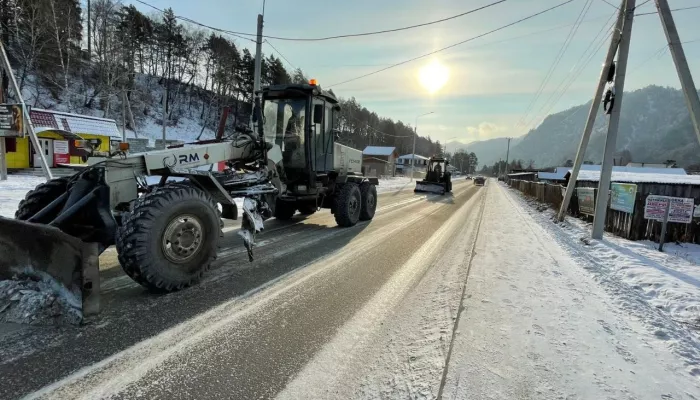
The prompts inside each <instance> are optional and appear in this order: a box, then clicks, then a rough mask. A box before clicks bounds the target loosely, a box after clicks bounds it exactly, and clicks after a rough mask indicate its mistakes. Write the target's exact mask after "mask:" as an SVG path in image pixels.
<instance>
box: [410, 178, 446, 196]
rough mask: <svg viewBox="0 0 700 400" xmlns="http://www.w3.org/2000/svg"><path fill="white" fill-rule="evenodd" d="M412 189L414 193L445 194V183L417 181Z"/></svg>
mask: <svg viewBox="0 0 700 400" xmlns="http://www.w3.org/2000/svg"><path fill="white" fill-rule="evenodd" d="M413 191H414V192H416V193H435V194H445V185H444V184H443V183H436V182H426V181H419V182H416V188H415V189H414V190H413Z"/></svg>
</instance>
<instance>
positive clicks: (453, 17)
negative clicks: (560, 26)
mask: <svg viewBox="0 0 700 400" xmlns="http://www.w3.org/2000/svg"><path fill="white" fill-rule="evenodd" d="M506 1H507V0H498V1H495V2H493V3H489V4H487V5H485V6H481V7H478V8H474V9H472V10H469V11H465V12H463V13H460V14H457V15H453V16H451V17H447V18H442V19H438V20H435V21H431V22H425V23H422V24H416V25H410V26H405V27H402V28H394V29H385V30H381V31H374V32H364V33H350V34H345V35H334V36H325V37H318V38H289V37H275V36H265V37H267V38H271V39H277V40H289V41H296V42H320V41H324V40H332V39H346V38H352V37H361V36H371V35H381V34H384V33H392V32H400V31H406V30H409V29H415V28H421V27H424V26H429V25H434V24H439V23H441V22H446V21H449V20H453V19H456V18H460V17H463V16H465V15H469V14H472V13H475V12H477V11H481V10H484V9H486V8H489V7H493V6H495V5H497V4H500V3H504V2H506Z"/></svg>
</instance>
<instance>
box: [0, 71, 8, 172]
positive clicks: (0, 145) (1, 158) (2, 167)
mask: <svg viewBox="0 0 700 400" xmlns="http://www.w3.org/2000/svg"><path fill="white" fill-rule="evenodd" d="M2 72H3V71H1V70H0V81H4V78H5V77H4V76H3V73H2ZM5 94H6V92H5V85H4V84H2V85H0V104H5V103H7V100H6V98H5ZM6 180H7V145H6V142H5V138H4V137H2V136H0V181H6Z"/></svg>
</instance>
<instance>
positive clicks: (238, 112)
mask: <svg viewBox="0 0 700 400" xmlns="http://www.w3.org/2000/svg"><path fill="white" fill-rule="evenodd" d="M89 4H90V10H89V13H88V10H87V9H84V8H81V4H80V1H78V0H0V27H1V29H2V31H1V38H2V41H3V43H4V44H5V45H6V47H7V51H8V55H9V58H10V60H11V64H12V66H13V69H14V71H15V74H16V77H17V80H18V84H19V86H20V87H21V90H22V93H23V95H24V96H25V100H26V101H27V103H28V104H30V105H31V106H33V107H40V108H47V109H57V110H62V111H69V112H75V113H81V114H88V115H94V116H99V117H107V118H114V119H116V120H117V121H118V122H119V123H121V122H122V120H123V119H125V120H126V125H127V129H128V130H131V131H135V132H136V133H137V134H141V135H143V136H147V137H151V138H155V137H160V135H161V134H160V131H161V130H162V121H163V119H164V115H165V120H166V127H167V132H169V134H168V138H172V139H183V140H192V139H195V138H196V137H198V136H200V135H201V136H202V137H207V136H210V135H212V133H213V131H212V129H213V128H214V127H215V126H216V124H217V122H218V119H219V117H220V113H221V110H222V108H223V107H224V106H230V107H231V109H232V113H231V115H230V117H229V120H228V128H229V129H231V127H232V126H234V125H235V124H246V123H248V121H249V118H250V111H251V106H250V104H251V101H252V95H253V74H254V64H255V63H254V54H251V51H250V50H249V49H248V47H251V48H253V47H252V46H250V45H251V43H250V41H251V39H248V38H246V37H243V36H237V37H234V36H232V35H230V34H227V33H223V32H219V31H214V30H211V29H208V28H203V27H201V26H200V25H197V24H195V23H193V22H194V21H188V20H186V19H182V18H180V17H178V16H176V15H175V14H174V13H173V11H172V10H171V9H166V10H164V12H162V13H161V12H156V11H154V12H152V13H149V14H144V13H142V12H141V11H140V10H139V9H137V8H136V7H134V6H133V5H124V4H122V3H120V2H118V1H113V0H90V1H89ZM88 14H89V17H88ZM229 28H230V27H229ZM264 49H266V50H270V51H271V52H272V51H273V49H272V47H270V46H267V45H266V46H265V47H264ZM306 81H307V76H306V74H305V73H304V71H301V70H300V69H296V70H290V69H287V68H286V67H285V65H284V63H283V62H282V60H281V59H280V58H279V57H277V56H275V55H274V54H264V55H263V63H262V84H263V85H269V84H280V83H291V82H293V83H299V82H306ZM10 95H11V94H10ZM349 95H351V94H350V93H349ZM341 103H342V109H343V111H342V115H341V116H340V118H339V119H338V124H339V125H338V128H339V129H340V131H341V141H342V142H343V143H346V144H349V145H351V146H354V147H357V148H363V147H364V146H366V145H369V144H372V145H390V146H397V147H398V148H399V152H400V153H407V152H410V151H411V146H412V135H413V128H412V127H410V126H409V125H407V124H404V123H403V122H401V121H397V122H395V121H393V120H392V119H391V118H389V117H388V116H379V115H377V114H376V113H374V112H372V111H370V110H368V109H366V108H365V107H363V106H362V105H361V104H360V103H359V102H358V101H357V100H355V99H354V98H353V97H349V99H341ZM123 106H124V107H123ZM164 110H165V113H164V112H163V111H164ZM124 111H126V112H124ZM123 112H124V113H123ZM123 114H125V115H126V118H123ZM416 149H417V152H418V153H422V154H433V153H439V152H440V145H439V143H437V142H433V141H431V140H430V139H429V138H419V140H418V143H417V147H416Z"/></svg>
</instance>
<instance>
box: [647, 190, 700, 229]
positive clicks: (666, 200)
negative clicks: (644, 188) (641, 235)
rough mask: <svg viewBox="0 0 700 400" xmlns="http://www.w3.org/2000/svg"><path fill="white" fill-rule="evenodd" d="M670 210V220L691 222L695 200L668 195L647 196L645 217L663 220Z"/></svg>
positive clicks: (684, 222) (683, 222)
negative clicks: (667, 208)
mask: <svg viewBox="0 0 700 400" xmlns="http://www.w3.org/2000/svg"><path fill="white" fill-rule="evenodd" d="M666 207H669V210H668V222H680V223H682V224H689V223H690V222H692V221H693V211H694V208H695V201H694V200H693V199H691V198H684V197H668V196H657V195H649V196H647V200H646V203H645V204H644V218H646V219H654V220H657V221H663V220H664V217H665V216H666Z"/></svg>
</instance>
